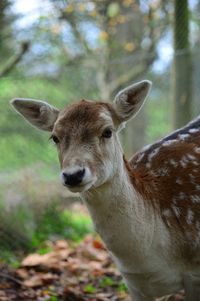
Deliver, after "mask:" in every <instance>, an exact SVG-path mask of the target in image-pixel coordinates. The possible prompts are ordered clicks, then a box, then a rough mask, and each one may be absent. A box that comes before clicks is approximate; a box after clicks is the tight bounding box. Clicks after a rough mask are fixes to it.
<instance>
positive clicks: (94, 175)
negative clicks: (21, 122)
mask: <svg viewBox="0 0 200 301" xmlns="http://www.w3.org/2000/svg"><path fill="white" fill-rule="evenodd" d="M150 87H151V82H149V81H147V80H145V81H141V82H139V83H136V84H134V85H131V86H129V87H127V88H126V89H124V90H122V91H120V92H119V93H118V94H117V95H116V97H115V99H114V102H113V103H106V102H92V101H88V100H82V101H81V102H79V103H76V104H72V105H68V106H66V107H65V108H64V109H63V110H58V109H56V108H55V107H53V106H51V105H50V104H48V103H47V102H44V101H36V100H32V99H14V100H12V102H11V104H12V105H13V106H14V108H15V109H16V110H17V111H18V112H19V113H20V114H21V115H22V116H23V117H24V118H25V119H26V120H27V121H28V122H30V123H31V124H32V125H33V126H35V127H37V128H38V129H40V130H44V131H49V132H51V139H52V140H53V141H54V143H55V144H56V147H57V149H58V155H59V160H60V165H61V169H62V171H61V180H62V183H63V184H64V185H65V186H67V187H68V188H69V189H70V190H71V191H73V192H83V191H87V190H89V189H91V188H92V187H99V186H100V185H102V184H104V183H106V182H107V181H109V180H110V179H111V178H112V177H113V176H114V175H115V174H116V172H117V169H118V166H119V164H121V163H122V162H123V153H122V151H121V147H120V143H119V140H118V137H117V133H118V132H119V130H120V129H121V128H122V125H123V124H124V123H125V122H126V121H128V120H129V119H130V118H132V117H133V116H134V115H135V114H136V113H137V112H138V111H139V110H140V108H141V107H142V105H143V103H144V101H145V98H146V96H147V95H148V93H149V90H150Z"/></svg>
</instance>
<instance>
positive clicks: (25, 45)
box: [0, 42, 30, 77]
mask: <svg viewBox="0 0 200 301" xmlns="http://www.w3.org/2000/svg"><path fill="white" fill-rule="evenodd" d="M29 48H30V43H29V42H24V43H22V45H21V50H20V52H19V53H18V54H16V55H14V56H13V57H11V58H10V60H9V61H8V62H7V64H6V65H5V66H4V67H3V68H2V69H1V70H0V77H3V76H5V75H7V74H8V73H10V72H11V70H12V69H13V68H14V67H15V66H16V65H17V64H18V63H19V62H20V61H21V59H22V57H23V56H24V54H25V53H26V52H27V51H28V50H29Z"/></svg>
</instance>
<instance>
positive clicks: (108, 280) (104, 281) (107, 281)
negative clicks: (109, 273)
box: [100, 277, 116, 288]
mask: <svg viewBox="0 0 200 301" xmlns="http://www.w3.org/2000/svg"><path fill="white" fill-rule="evenodd" d="M112 285H116V283H115V281H114V280H113V279H112V278H110V277H104V278H102V279H101V283H100V287H103V288H104V287H107V286H112Z"/></svg>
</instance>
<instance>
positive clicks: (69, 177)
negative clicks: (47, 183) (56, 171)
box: [62, 168, 85, 186]
mask: <svg viewBox="0 0 200 301" xmlns="http://www.w3.org/2000/svg"><path fill="white" fill-rule="evenodd" d="M84 175H85V168H83V169H80V170H78V171H77V172H75V173H67V172H63V173H62V176H63V180H64V183H65V184H66V185H69V186H76V185H78V184H80V183H81V182H82V180H83V177H84Z"/></svg>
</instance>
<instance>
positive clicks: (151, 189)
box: [12, 81, 200, 301]
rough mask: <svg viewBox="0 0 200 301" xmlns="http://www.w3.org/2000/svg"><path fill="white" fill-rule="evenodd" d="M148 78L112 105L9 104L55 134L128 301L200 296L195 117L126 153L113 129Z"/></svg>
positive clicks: (65, 172) (199, 155)
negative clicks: (122, 281) (181, 293)
mask: <svg viewBox="0 0 200 301" xmlns="http://www.w3.org/2000/svg"><path fill="white" fill-rule="evenodd" d="M150 85H151V84H150V82H148V81H143V82H140V83H137V84H135V85H132V86H130V87H128V88H126V89H124V90H122V91H121V92H119V93H118V95H117V96H116V98H115V100H114V104H113V105H111V104H109V103H105V102H97V103H93V102H90V101H82V102H80V103H78V104H73V105H70V106H67V107H66V108H65V109H63V110H61V111H59V110H57V109H56V108H54V107H52V106H50V105H49V104H47V103H45V102H42V101H35V100H30V99H27V100H25V99H15V100H13V102H12V104H13V106H14V107H15V108H16V110H17V111H18V112H19V113H20V114H22V115H23V116H24V117H25V118H26V119H27V120H28V121H29V122H30V123H31V124H33V125H34V126H36V127H38V128H40V129H42V130H46V131H50V132H52V136H51V138H52V139H53V140H54V142H55V143H56V145H57V148H58V154H59V159H60V164H61V168H62V172H61V179H62V182H63V184H64V185H65V186H67V187H68V189H70V190H71V191H74V192H80V195H81V197H82V199H83V200H84V201H85V203H86V206H87V207H88V209H89V212H90V214H91V216H92V219H93V222H94V225H95V229H96V231H97V232H98V233H99V234H100V236H101V237H102V239H103V241H104V242H105V245H106V247H107V249H108V250H109V252H110V253H111V255H112V257H113V258H114V260H115V262H116V264H117V266H118V268H119V270H120V271H121V273H122V275H123V276H124V278H125V280H126V282H127V285H128V288H129V291H130V294H131V297H132V299H133V301H152V300H154V299H155V298H157V297H162V296H166V295H170V294H173V293H176V292H178V291H179V290H180V289H183V288H184V289H185V292H186V301H200V118H199V119H197V120H195V121H193V122H192V123H190V124H189V125H187V126H186V127H184V128H182V129H180V130H178V131H176V132H174V133H172V134H171V135H169V136H167V137H165V138H163V139H162V140H160V141H158V142H156V143H154V144H152V145H150V146H148V147H146V148H144V149H143V150H141V151H140V152H138V153H137V154H136V155H135V156H134V157H133V158H132V159H131V160H130V161H129V162H128V161H127V160H126V159H125V158H124V156H123V151H122V149H121V145H120V142H119V139H118V135H117V132H118V131H119V130H120V129H121V128H122V127H123V124H124V122H126V121H127V120H128V119H130V118H131V117H132V116H133V115H134V114H135V113H136V112H138V110H139V109H140V107H141V106H142V105H143V103H144V100H145V98H146V96H147V94H148V92H149V88H150Z"/></svg>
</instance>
